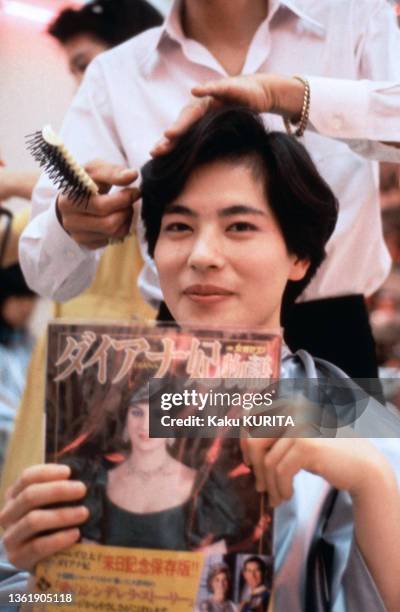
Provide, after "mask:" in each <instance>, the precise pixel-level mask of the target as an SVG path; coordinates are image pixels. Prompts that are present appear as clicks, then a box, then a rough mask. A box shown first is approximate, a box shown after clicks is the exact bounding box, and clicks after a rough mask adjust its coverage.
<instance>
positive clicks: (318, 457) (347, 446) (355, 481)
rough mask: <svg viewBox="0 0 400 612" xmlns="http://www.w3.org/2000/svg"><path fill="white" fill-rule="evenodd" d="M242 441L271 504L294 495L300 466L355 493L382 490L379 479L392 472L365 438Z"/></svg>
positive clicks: (243, 447)
mask: <svg viewBox="0 0 400 612" xmlns="http://www.w3.org/2000/svg"><path fill="white" fill-rule="evenodd" d="M241 445H242V452H243V457H244V460H245V462H246V463H247V464H248V465H252V466H253V469H254V474H255V477H256V486H257V490H258V491H267V492H268V495H269V499H270V504H271V505H272V506H278V505H279V504H281V503H282V502H283V501H286V500H288V499H290V498H291V496H292V495H293V479H294V477H295V476H296V474H297V473H298V472H300V470H306V471H307V472H311V473H312V474H317V475H318V476H321V477H322V478H324V479H325V480H327V481H328V482H329V483H330V484H331V485H332V487H335V488H337V489H341V490H345V491H349V493H350V494H351V495H352V496H353V497H355V496H364V495H367V496H368V495H370V494H371V493H373V491H374V490H375V491H376V490H379V489H378V484H377V483H378V482H379V479H380V478H383V479H385V478H386V477H387V476H388V474H391V468H390V466H389V464H388V463H387V461H386V459H385V458H384V457H383V455H381V453H379V451H378V450H377V449H376V448H375V447H374V446H373V445H372V444H371V443H370V442H369V441H368V440H363V439H355V438H348V439H335V438H332V439H328V438H324V439H316V438H285V437H282V438H264V439H262V438H257V439H255V438H253V439H249V438H244V439H242V440H241ZM366 474H368V475H369V477H368V478H366V477H365V475H366ZM371 489H372V490H371Z"/></svg>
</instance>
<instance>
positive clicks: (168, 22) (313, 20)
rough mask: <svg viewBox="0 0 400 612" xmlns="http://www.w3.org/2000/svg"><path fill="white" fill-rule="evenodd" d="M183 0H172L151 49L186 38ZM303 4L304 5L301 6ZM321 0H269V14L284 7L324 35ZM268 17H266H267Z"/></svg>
mask: <svg viewBox="0 0 400 612" xmlns="http://www.w3.org/2000/svg"><path fill="white" fill-rule="evenodd" d="M182 1H183V0H174V2H173V3H172V5H171V8H170V10H169V12H168V13H167V15H166V18H165V21H164V23H163V25H162V26H161V27H160V29H159V32H158V34H157V36H156V37H155V38H154V47H153V50H155V49H157V48H159V46H160V45H161V43H162V42H163V41H164V40H165V39H170V40H174V41H176V42H177V43H178V44H182V42H183V41H184V40H185V39H186V37H185V34H184V32H183V29H182V23H181V17H180V12H181V6H182ZM303 4H304V5H305V7H304V6H303ZM320 5H321V0H307V1H306V2H302V1H301V0H271V1H270V9H269V14H270V15H271V14H273V13H276V12H277V11H278V10H279V9H281V8H283V7H284V8H286V9H288V10H289V11H291V12H292V13H294V14H295V15H296V16H297V17H298V18H299V19H301V20H302V21H304V22H305V24H307V25H308V26H309V27H310V28H311V29H312V30H314V31H315V32H316V33H317V34H320V35H321V36H324V35H325V33H326V27H325V25H324V23H323V22H322V21H321V18H320V16H319V13H320V12H321V11H320V9H321V6H320ZM268 18H269V17H267V19H268Z"/></svg>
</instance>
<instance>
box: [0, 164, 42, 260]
mask: <svg viewBox="0 0 400 612" xmlns="http://www.w3.org/2000/svg"><path fill="white" fill-rule="evenodd" d="M39 174H40V173H39V172H38V171H19V170H17V171H16V170H10V169H9V168H7V166H6V163H5V162H4V160H3V159H2V158H1V156H0V207H1V204H2V203H3V202H4V201H6V200H8V199H9V198H14V197H17V198H24V199H25V200H30V199H31V197H32V191H33V188H34V186H35V183H36V181H37V180H38V178H39ZM1 208H2V211H3V212H4V211H5V212H4V216H6V215H7V216H8V217H9V218H11V219H12V222H11V226H10V228H9V231H6V227H7V225H6V224H2V225H1V226H0V228H1V229H0V268H1V267H6V266H9V265H11V264H14V263H16V262H17V261H18V240H19V237H20V235H21V233H22V231H23V229H24V227H25V226H26V225H27V223H28V221H29V208H24V209H23V210H22V211H20V212H18V213H16V214H15V213H12V212H11V211H10V210H9V209H7V210H9V213H7V210H6V209H4V208H3V207H1Z"/></svg>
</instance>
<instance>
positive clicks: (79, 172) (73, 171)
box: [26, 125, 99, 208]
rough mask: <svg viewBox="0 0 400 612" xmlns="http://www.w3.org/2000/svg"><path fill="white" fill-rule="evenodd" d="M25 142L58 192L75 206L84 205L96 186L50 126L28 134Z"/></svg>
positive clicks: (95, 190)
mask: <svg viewBox="0 0 400 612" xmlns="http://www.w3.org/2000/svg"><path fill="white" fill-rule="evenodd" d="M26 142H27V147H28V149H29V151H30V152H31V153H32V155H33V157H34V158H35V159H36V161H37V162H39V165H40V167H41V168H43V171H44V172H45V173H46V174H47V175H48V177H49V178H50V180H51V181H52V182H53V183H54V185H55V186H56V187H57V188H58V189H59V190H60V191H61V193H62V194H63V195H66V196H68V197H69V198H70V199H71V200H72V201H73V202H74V203H75V204H76V205H77V206H80V205H83V206H84V207H85V208H86V207H87V204H88V200H89V198H90V196H91V195H95V194H96V193H98V192H99V189H98V187H97V185H96V183H95V182H94V181H93V180H92V179H91V178H90V176H89V175H88V173H87V172H86V171H85V170H84V169H83V168H82V166H80V165H79V164H78V162H77V161H76V160H75V159H74V158H73V156H72V155H71V153H70V152H69V151H68V149H67V147H66V146H65V145H64V143H63V141H62V140H61V138H60V137H59V136H58V135H57V134H56V133H55V132H54V131H53V130H52V128H51V126H50V125H46V126H45V127H44V128H43V129H42V130H41V131H38V132H35V133H34V134H30V135H29V136H27V137H26Z"/></svg>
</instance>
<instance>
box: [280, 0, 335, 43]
mask: <svg viewBox="0 0 400 612" xmlns="http://www.w3.org/2000/svg"><path fill="white" fill-rule="evenodd" d="M278 4H279V5H280V7H282V6H284V7H286V8H287V9H289V10H290V11H291V12H292V13H294V14H295V15H297V17H299V19H301V20H302V21H304V22H305V23H306V24H307V25H309V26H310V27H311V28H312V29H315V30H316V32H317V33H319V34H321V35H325V34H326V26H325V24H324V22H323V20H322V19H321V17H322V15H321V13H322V11H323V9H324V8H325V7H324V6H322V5H323V4H325V3H323V2H321V0H306V1H304V0H303V1H302V0H279V1H278Z"/></svg>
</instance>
